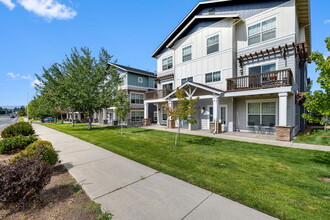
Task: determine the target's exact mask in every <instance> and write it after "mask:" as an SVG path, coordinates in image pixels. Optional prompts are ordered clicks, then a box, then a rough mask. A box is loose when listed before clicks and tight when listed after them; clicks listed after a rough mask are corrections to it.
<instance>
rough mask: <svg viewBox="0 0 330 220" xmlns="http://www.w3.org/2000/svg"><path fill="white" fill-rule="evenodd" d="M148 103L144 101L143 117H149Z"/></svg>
mask: <svg viewBox="0 0 330 220" xmlns="http://www.w3.org/2000/svg"><path fill="white" fill-rule="evenodd" d="M148 106H149V103H144V119H148V118H149V108H148Z"/></svg>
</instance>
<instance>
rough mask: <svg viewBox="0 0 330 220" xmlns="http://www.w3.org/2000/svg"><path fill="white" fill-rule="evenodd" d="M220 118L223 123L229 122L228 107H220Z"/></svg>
mask: <svg viewBox="0 0 330 220" xmlns="http://www.w3.org/2000/svg"><path fill="white" fill-rule="evenodd" d="M220 120H221V123H222V124H227V122H226V107H221V108H220Z"/></svg>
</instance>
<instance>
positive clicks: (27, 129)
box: [1, 122, 35, 138]
mask: <svg viewBox="0 0 330 220" xmlns="http://www.w3.org/2000/svg"><path fill="white" fill-rule="evenodd" d="M34 133H35V131H34V130H33V127H32V125H31V124H29V123H28V122H18V123H15V124H12V125H9V126H8V127H7V128H5V129H4V130H3V131H2V132H1V137H2V138H10V137H13V136H18V135H23V136H29V135H33V134H34Z"/></svg>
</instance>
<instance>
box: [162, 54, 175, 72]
mask: <svg viewBox="0 0 330 220" xmlns="http://www.w3.org/2000/svg"><path fill="white" fill-rule="evenodd" d="M170 58H172V66H171V68H169V67H168V64H167V69H164V61H165V60H168V59H170ZM173 66H174V57H173V55H171V56H168V57H166V58H163V59H162V70H163V71H166V70H171V69H173Z"/></svg>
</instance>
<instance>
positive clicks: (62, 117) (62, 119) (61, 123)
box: [61, 114, 63, 124]
mask: <svg viewBox="0 0 330 220" xmlns="http://www.w3.org/2000/svg"><path fill="white" fill-rule="evenodd" d="M61 121H62V122H61V124H63V114H61Z"/></svg>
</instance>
